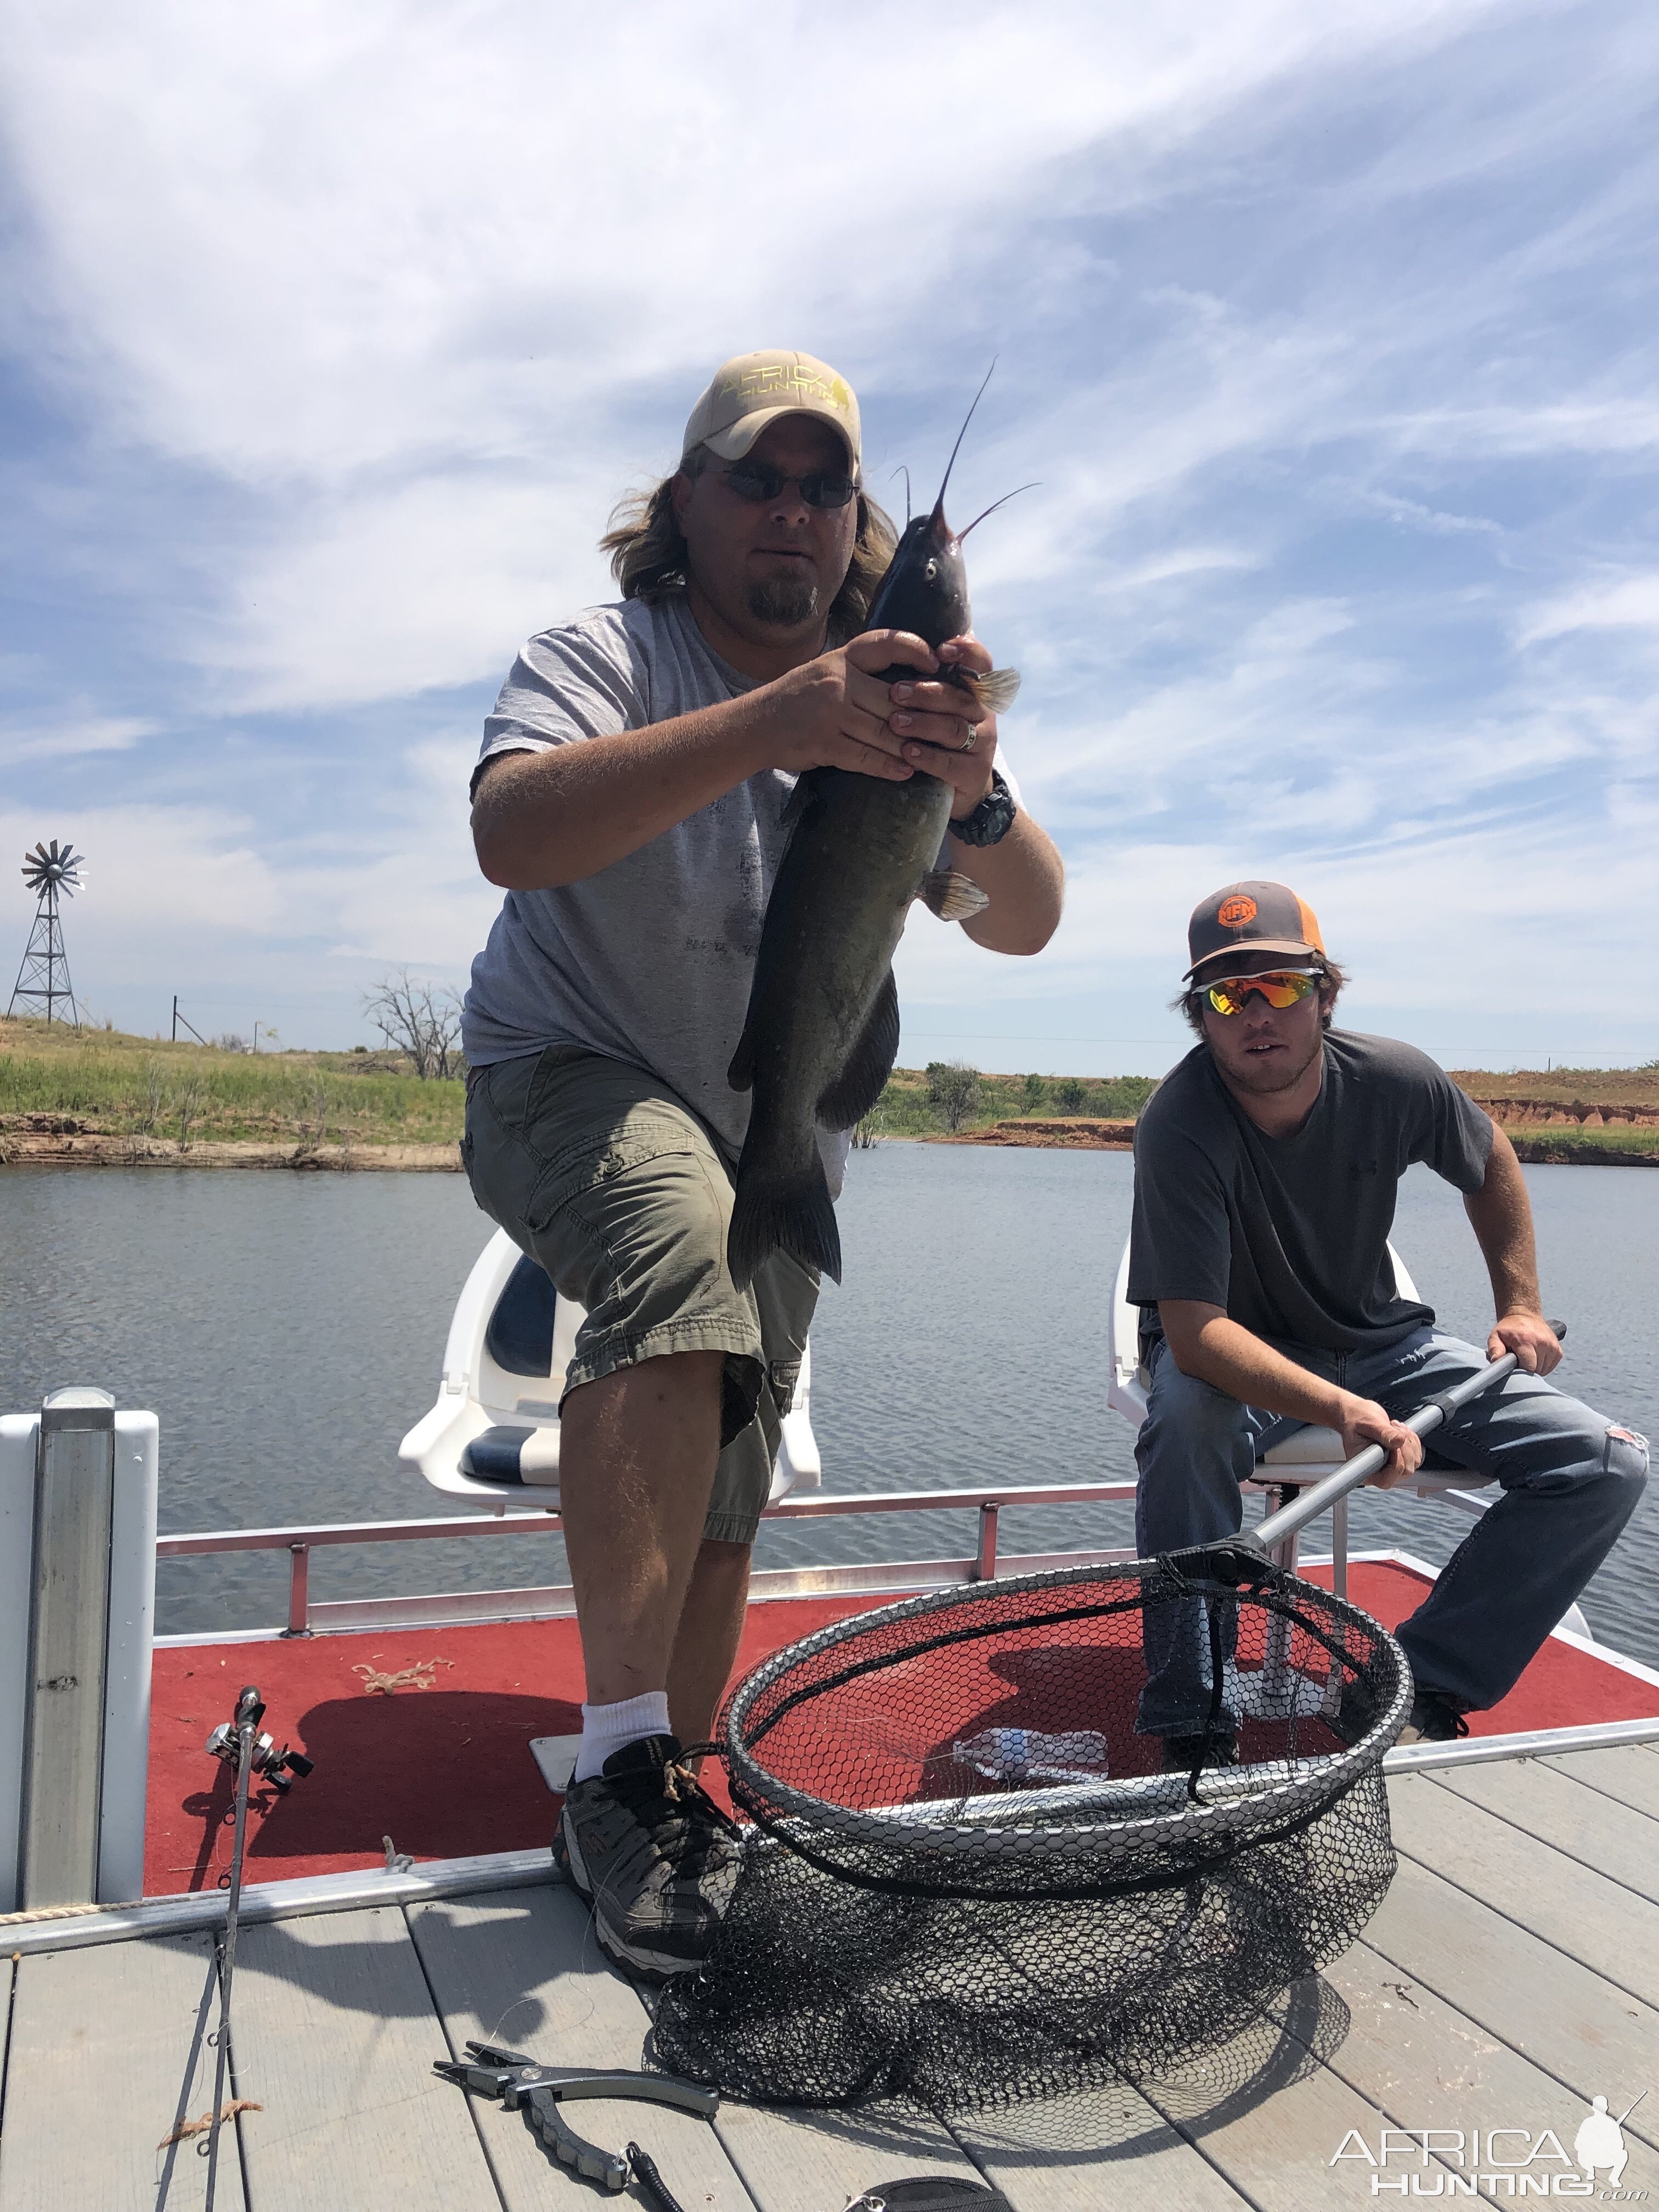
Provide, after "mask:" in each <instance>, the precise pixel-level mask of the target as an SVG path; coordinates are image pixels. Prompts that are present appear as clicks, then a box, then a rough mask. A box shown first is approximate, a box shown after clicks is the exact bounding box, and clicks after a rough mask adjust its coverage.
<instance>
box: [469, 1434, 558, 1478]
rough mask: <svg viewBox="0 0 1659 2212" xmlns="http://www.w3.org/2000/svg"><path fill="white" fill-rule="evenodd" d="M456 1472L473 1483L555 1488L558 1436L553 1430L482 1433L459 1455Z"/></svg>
mask: <svg viewBox="0 0 1659 2212" xmlns="http://www.w3.org/2000/svg"><path fill="white" fill-rule="evenodd" d="M460 1469H461V1473H462V1474H470V1475H471V1476H472V1478H473V1480H475V1481H477V1482H525V1483H536V1484H552V1485H555V1486H556V1484H557V1482H558V1480H559V1432H558V1431H557V1429H538V1428H522V1429H521V1428H516V1427H515V1428H507V1427H498V1428H493V1429H486V1430H485V1431H484V1432H483V1435H482V1436H477V1437H473V1439H472V1441H471V1443H470V1444H468V1445H467V1447H466V1449H465V1450H464V1451H463V1452H462V1454H461V1459H460Z"/></svg>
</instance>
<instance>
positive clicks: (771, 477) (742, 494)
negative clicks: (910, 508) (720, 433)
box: [722, 461, 858, 507]
mask: <svg viewBox="0 0 1659 2212" xmlns="http://www.w3.org/2000/svg"><path fill="white" fill-rule="evenodd" d="M722 473H723V474H724V476H725V477H726V483H727V484H728V485H729V486H730V487H731V489H732V490H733V491H734V492H736V494H737V495H738V498H739V499H746V500H748V501H750V503H751V504H752V505H753V506H756V507H758V506H760V505H761V503H762V501H764V500H769V499H776V497H777V496H778V495H779V493H780V492H781V491H782V489H783V488H784V486H785V485H786V484H799V486H800V495H801V497H802V498H803V499H804V500H805V501H806V504H807V505H808V507H845V506H846V504H847V502H848V500H849V499H851V498H852V497H853V495H854V493H855V492H856V491H857V490H858V486H857V484H855V483H854V481H853V479H852V477H849V476H848V475H846V474H844V473H843V471H841V470H839V469H813V470H811V471H810V472H809V473H808V474H807V475H805V476H804V477H792V476H788V475H786V473H785V472H784V471H783V470H782V469H775V468H773V467H772V466H771V465H770V464H769V462H766V461H733V462H732V465H731V467H730V468H729V469H726V470H725V471H723V472H722Z"/></svg>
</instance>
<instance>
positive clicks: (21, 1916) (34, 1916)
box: [0, 1897, 143, 1928]
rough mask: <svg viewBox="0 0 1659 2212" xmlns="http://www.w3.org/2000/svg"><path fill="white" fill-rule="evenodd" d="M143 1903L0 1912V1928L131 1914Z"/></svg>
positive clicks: (132, 1900)
mask: <svg viewBox="0 0 1659 2212" xmlns="http://www.w3.org/2000/svg"><path fill="white" fill-rule="evenodd" d="M142 1904H143V1899H142V1898H139V1897H130V1898H128V1899H126V1901H125V1903H124V1904H121V1905H36V1906H35V1908H34V1910H33V1911H32V1912H0V1928H26V1927H27V1925H28V1923H30V1922H31V1921H32V1920H77V1919H79V1918H80V1917H82V1914H84V1913H88V1912H131V1911H133V1910H134V1909H135V1907H137V1905H142Z"/></svg>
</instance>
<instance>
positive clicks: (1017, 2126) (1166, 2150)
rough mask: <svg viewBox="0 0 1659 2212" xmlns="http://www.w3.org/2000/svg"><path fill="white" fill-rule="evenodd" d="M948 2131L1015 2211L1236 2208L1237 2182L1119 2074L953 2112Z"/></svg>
mask: <svg viewBox="0 0 1659 2212" xmlns="http://www.w3.org/2000/svg"><path fill="white" fill-rule="evenodd" d="M950 2127H951V2134H952V2135H954V2136H956V2137H957V2140H958V2141H959V2142H961V2143H962V2144H963V2147H964V2148H966V2149H967V2150H968V2152H969V2155H970V2156H971V2157H972V2159H973V2160H974V2162H975V2165H976V2166H979V2167H980V2169H981V2172H983V2173H984V2174H985V2176H986V2178H987V2180H990V2181H992V2182H994V2183H995V2185H996V2186H997V2187H998V2188H999V2189H1000V2190H1001V2191H1002V2193H1003V2195H1004V2196H1005V2197H1006V2198H1007V2199H1008V2202H1009V2203H1011V2204H1012V2205H1013V2206H1014V2208H1015V2212H1100V2208H1101V2207H1102V2206H1103V2205H1109V2204H1114V2203H1123V2202H1127V2201H1129V2200H1131V2199H1133V2201H1134V2202H1135V2203H1146V2204H1156V2205H1157V2206H1158V2212H1241V2208H1242V2207H1243V2205H1244V2203H1245V2201H1246V2200H1245V2199H1244V2198H1243V2197H1241V2196H1240V2195H1239V2193H1238V2191H1237V2190H1236V2189H1235V2188H1233V2186H1232V2185H1231V2183H1230V2182H1228V2181H1227V2180H1226V2179H1225V2178H1224V2176H1223V2175H1222V2174H1221V2172H1219V2170H1218V2168H1217V2167H1216V2166H1212V2164H1211V2163H1210V2161H1209V2160H1207V2159H1206V2158H1205V2157H1204V2155H1203V2154H1202V2153H1201V2152H1200V2151H1198V2150H1195V2149H1194V2148H1193V2146H1192V2145H1191V2144H1190V2143H1189V2142H1188V2141H1187V2140H1186V2138H1185V2137H1184V2136H1181V2135H1179V2134H1177V2132H1176V2130H1175V2129H1174V2128H1172V2127H1171V2126H1170V2124H1169V2122H1168V2121H1167V2120H1165V2119H1164V2118H1163V2116H1162V2115H1161V2114H1160V2113H1159V2112H1157V2111H1155V2110H1154V2108H1153V2107H1152V2106H1151V2105H1149V2104H1148V2103H1147V2102H1146V2099H1145V2098H1144V2097H1143V2096H1141V2094H1140V2093H1139V2091H1138V2090H1136V2089H1133V2088H1132V2087H1130V2086H1129V2084H1128V2083H1127V2081H1126V2082H1120V2083H1117V2084H1115V2085H1114V2086H1113V2087H1110V2088H1102V2089H1091V2090H1088V2091H1084V2092H1080V2093H1078V2094H1076V2095H1074V2096H1068V2097H1054V2098H1044V2099H1042V2100H1040V2101H1033V2102H1032V2103H1030V2104H1027V2105H1019V2106H1014V2107H1012V2109H1011V2110H1009V2111H1007V2112H982V2113H977V2114H975V2115H973V2116H971V2117H966V2116H963V2117H955V2118H952V2119H951V2122H950Z"/></svg>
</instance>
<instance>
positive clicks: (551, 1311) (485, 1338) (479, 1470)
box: [398, 1229, 823, 1513]
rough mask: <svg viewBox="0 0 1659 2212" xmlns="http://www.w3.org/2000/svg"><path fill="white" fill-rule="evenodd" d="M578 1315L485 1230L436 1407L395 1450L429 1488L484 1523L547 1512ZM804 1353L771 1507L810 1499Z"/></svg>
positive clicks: (818, 1475)
mask: <svg viewBox="0 0 1659 2212" xmlns="http://www.w3.org/2000/svg"><path fill="white" fill-rule="evenodd" d="M582 1320H583V1314H582V1310H581V1308H580V1306H578V1305H576V1304H573V1302H572V1301H571V1300H570V1299H568V1298H561V1297H558V1296H557V1294H556V1291H554V1288H553V1285H552V1284H551V1283H550V1281H549V1279H548V1278H547V1276H546V1274H545V1273H544V1271H543V1270H542V1269H541V1268H540V1267H538V1266H537V1264H536V1262H535V1261H533V1260H532V1259H531V1258H529V1257H528V1256H527V1255H526V1254H525V1253H523V1252H520V1249H519V1248H518V1246H517V1245H516V1244H515V1243H513V1240H512V1238H511V1237H509V1236H508V1235H507V1231H505V1230H504V1229H502V1230H497V1231H496V1232H495V1235H494V1236H493V1237H491V1238H490V1240H489V1243H488V1244H486V1245H485V1247H484V1249H483V1251H482V1252H481V1253H480V1254H479V1255H478V1258H477V1261H475V1263H474V1265H473V1267H472V1272H471V1274H470V1275H468V1277H467V1279H466V1282H465V1286H464V1287H463V1289H462V1291H461V1295H460V1297H459V1299H458V1300H457V1301H456V1304H455V1311H454V1315H453V1317H452V1319H451V1321H450V1324H449V1339H448V1341H447V1344H446V1345H445V1346H444V1364H443V1375H442V1377H441V1381H440V1383H439V1389H438V1399H437V1403H436V1404H435V1406H434V1407H433V1408H432V1410H431V1412H430V1413H428V1414H426V1415H425V1416H424V1418H423V1419H421V1420H419V1421H417V1422H416V1424H415V1426H414V1427H413V1428H412V1429H411V1430H410V1431H409V1434H408V1435H407V1436H406V1437H404V1440H403V1443H401V1444H400V1445H399V1447H398V1458H399V1460H400V1461H401V1462H402V1464H403V1465H404V1467H405V1468H409V1469H410V1471H411V1473H415V1474H420V1475H421V1476H422V1478H423V1479H424V1480H426V1481H428V1482H429V1483H430V1484H431V1485H432V1486H433V1488H434V1489H435V1490H441V1491H442V1492H445V1494H446V1495H447V1496H448V1497H451V1498H465V1499H466V1500H467V1502H468V1503H469V1504H472V1505H477V1506H481V1507H483V1508H484V1509H485V1510H488V1511H490V1512H495V1513H501V1512H505V1511H506V1510H507V1506H508V1505H510V1504H514V1503H516V1504H519V1505H520V1506H523V1505H526V1504H534V1505H537V1506H539V1507H541V1508H543V1509H544V1510H546V1511H547V1512H550V1513H556V1512H557V1511H558V1510H559V1401H560V1399H561V1398H562V1396H563V1395H564V1378H565V1370H566V1369H567V1367H568V1365H569V1363H570V1358H571V1355H572V1354H573V1352H574V1350H575V1346H576V1331H577V1330H578V1328H580V1326H581V1323H582ZM811 1358H812V1352H811V1345H810V1344H809V1345H808V1346H806V1348H805V1352H804V1353H803V1355H802V1358H801V1365H800V1376H799V1380H798V1381H797V1383H796V1385H795V1396H794V1403H793V1406H792V1407H790V1410H789V1413H788V1414H787V1417H786V1419H785V1420H784V1423H783V1435H782V1441H781V1443H780V1446H779V1449H778V1454H777V1457H776V1459H775V1461H774V1462H773V1468H772V1490H771V1502H772V1503H774V1504H775V1503H776V1501H777V1500H778V1499H779V1498H783V1497H786V1496H787V1494H788V1493H789V1492H791V1491H792V1490H816V1489H817V1486H818V1485H819V1483H820V1481H821V1480H823V1468H822V1462H820V1460H819V1456H818V1448H817V1439H816V1438H815V1437H814V1436H813V1434H812V1423H811V1388H812V1369H811Z"/></svg>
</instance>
